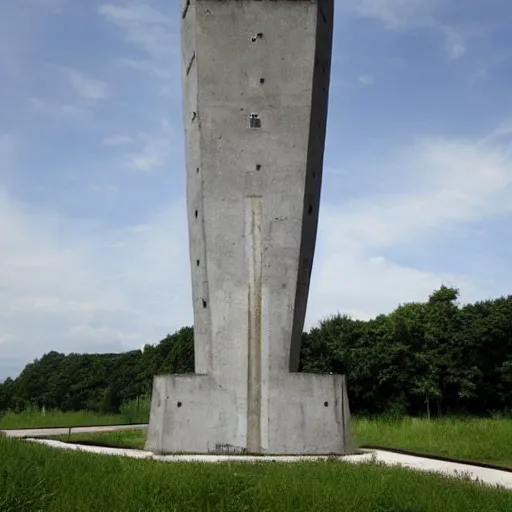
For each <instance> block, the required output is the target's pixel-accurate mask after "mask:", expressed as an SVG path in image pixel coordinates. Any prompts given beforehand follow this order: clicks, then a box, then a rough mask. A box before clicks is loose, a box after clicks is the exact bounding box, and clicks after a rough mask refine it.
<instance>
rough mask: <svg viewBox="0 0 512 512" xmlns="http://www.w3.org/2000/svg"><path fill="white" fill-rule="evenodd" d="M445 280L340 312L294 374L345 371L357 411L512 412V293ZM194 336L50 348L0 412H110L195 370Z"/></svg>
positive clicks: (5, 395) (7, 393)
mask: <svg viewBox="0 0 512 512" xmlns="http://www.w3.org/2000/svg"><path fill="white" fill-rule="evenodd" d="M458 296H459V292H458V290H457V289H455V288H449V287H446V286H442V287H441V288H439V289H438V290H436V291H434V292H433V293H432V294H431V295H430V297H429V299H428V301H427V302H424V303H419V302H415V303H408V304H404V305H401V306H399V307H397V308H396V309H395V310H394V311H393V312H392V313H390V314H387V315H379V316H378V317H376V318H374V319H372V320H368V321H362V320H354V319H352V318H350V317H348V316H346V315H336V316H333V317H331V318H328V319H325V320H324V321H322V322H321V323H320V324H319V325H318V327H315V328H313V329H311V330H310V331H309V332H306V333H304V335H303V344H302V350H301V363H300V371H304V372H313V373H316V372H318V373H329V372H332V373H342V374H345V375H346V376H347V383H348V393H349V400H350V408H351V410H352V412H353V413H357V414H367V415H371V414H393V415H403V414H409V415H428V416H430V415H433V416H442V415H446V414H473V415H475V414H476V415H485V414H488V413H489V412H494V411H501V412H503V413H509V412H512V296H508V297H501V298H498V299H494V300H486V301H481V302H477V303H474V304H466V305H463V306H461V305H459V303H458ZM193 340H194V333H193V329H192V328H191V327H184V328H182V329H180V330H179V331H177V332H176V333H174V334H172V335H168V336H167V337H166V338H164V339H163V340H162V341H161V342H160V343H158V344H157V345H155V346H153V345H146V346H145V348H144V350H143V351H140V350H137V351H131V352H127V353H124V354H69V355H64V354H59V353H57V352H50V353H48V354H45V355H44V356H43V357H42V358H41V359H38V360H35V361H34V362H33V363H31V364H28V365H27V366H26V367H25V369H24V370H23V371H22V373H21V374H20V375H19V376H18V377H17V378H16V379H7V380H6V381H5V382H4V383H3V384H0V411H1V410H6V409H13V410H21V409H25V408H27V407H28V406H37V407H43V406H44V407H46V408H47V409H50V408H52V409H53V408H54V409H60V410H63V411H68V410H83V409H89V410H97V411H103V412H115V411H117V410H118V409H119V406H120V404H121V403H122V402H124V401H129V400H132V399H135V398H137V397H139V396H142V395H147V394H149V393H150V392H151V386H152V380H153V376H154V375H156V374H165V373H189V372H193V370H194V345H193Z"/></svg>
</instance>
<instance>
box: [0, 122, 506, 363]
mask: <svg viewBox="0 0 512 512" xmlns="http://www.w3.org/2000/svg"><path fill="white" fill-rule="evenodd" d="M507 135H508V137H507ZM509 139H510V131H507V130H506V125H504V127H503V128H501V129H500V130H497V131H496V132H495V133H494V134H492V136H489V137H487V138H484V139H482V140H480V141H472V140H467V141H464V140H439V139H431V140H421V141H419V142H418V143H417V144H416V145H414V146H413V147H410V148H407V149H405V150H402V151H399V152H397V154H395V155H392V157H391V158H390V159H389V161H387V162H381V166H382V172H383V174H384V175H386V176H394V177H395V178H396V177H397V176H402V175H404V173H406V174H407V175H408V176H409V179H408V181H407V183H406V185H405V186H406V192H404V193H401V194H398V193H397V194H390V195H385V196H384V195H382V196H377V197H365V198H363V199H361V200H353V201H349V202H347V203H344V204H337V205H335V204H329V203H324V204H323V206H322V208H321V220H320V229H319V239H318V246H317V255H316V259H315V267H314V271H313V282H312V290H311V297H310V301H309V312H308V323H307V325H308V326H311V325H312V324H315V323H316V322H317V321H318V320H320V319H322V318H324V317H326V316H328V315H330V314H334V313H336V312H338V311H339V312H343V313H349V314H352V315H354V316H356V317H359V318H369V317H372V316H374V315H376V314H378V313H382V312H386V311H390V310H392V309H393V308H394V307H396V306H397V305H398V304H399V303H403V302H407V301H411V300H425V299H426V298H427V297H428V294H429V293H431V292H432V291H433V289H434V288H435V287H437V286H439V285H440V284H441V283H443V282H444V283H447V284H454V285H456V286H459V287H460V288H461V289H462V295H463V296H462V298H463V300H474V299H478V298H486V297H488V296H492V295H493V294H494V292H493V290H491V289H490V288H489V285H488V284H486V283H485V282H480V281H479V280H478V276H466V275H451V274H446V273H442V272H435V271H431V270H428V269H420V268H415V267H414V266H410V265H409V266H408V265H401V264H399V263H397V262H395V261H393V260H392V259H389V258H388V259H386V258H384V257H383V256H382V251H383V250H384V249H385V248H389V247H392V248H394V249H397V248H400V247H404V246H407V245H408V244H416V243H421V242H424V241H425V240H428V239H429V238H430V239H432V238H433V237H435V236H437V235H438V234H439V232H440V231H442V230H444V229H448V228H451V229H453V228H456V227H460V226H464V225H465V224H466V223H469V222H472V221H480V220H482V219H485V218H490V217H492V216H493V215H496V214H499V213H503V212H507V211H509V208H510V206H509V205H510V204H512V202H511V201H510V199H511V188H510V186H511V182H512V167H511V162H512V160H511V156H512V155H511V154H510V152H509V151H508V149H507V148H508V141H509ZM326 178H327V179H328V178H329V177H328V176H326ZM184 192H185V191H184V190H183V191H182V194H183V195H184ZM187 237H188V232H187V222H186V208H185V204H184V201H183V200H180V201H178V202H176V203H175V204H173V205H170V206H168V207H166V208H164V209H163V210H162V211H161V213H159V214H158V215H156V216H154V217H152V218H150V219H148V220H147V221H145V222H143V223H140V224H138V225H136V226H133V227H131V228H128V229H123V230H117V231H111V230H108V229H106V228H105V226H101V225H97V226H84V225H81V224H80V223H77V222H76V221H73V222H71V221H68V220H66V219H61V218H58V217H55V216H52V215H50V214H48V213H45V212H44V211H35V210H34V211H31V210H28V209H27V208H26V207H24V206H23V205H22V204H20V203H18V202H16V201H14V200H13V199H12V197H10V196H9V195H8V194H7V193H6V192H5V191H4V192H3V193H2V194H0V282H1V283H2V288H1V289H0V321H1V322H2V326H3V332H4V333H6V334H8V335H9V338H7V339H5V340H4V339H2V343H0V359H7V358H9V357H10V358H17V357H18V358H19V357H26V358H31V357H34V356H36V355H38V354H41V353H43V352H46V351H48V350H51V349H55V350H61V351H84V350H91V351H94V350H113V349H115V348H116V347H117V350H122V349H128V348H138V347H140V346H141V345H142V344H144V343H146V342H151V343H154V342H156V341H158V340H159V339H161V337H163V336H164V335H165V334H166V333H167V332H172V331H173V330H175V329H177V328H179V327H181V326H183V325H186V324H190V323H191V322H192V307H191V292H190V270H189V260H188V242H187V240H188V238H187Z"/></svg>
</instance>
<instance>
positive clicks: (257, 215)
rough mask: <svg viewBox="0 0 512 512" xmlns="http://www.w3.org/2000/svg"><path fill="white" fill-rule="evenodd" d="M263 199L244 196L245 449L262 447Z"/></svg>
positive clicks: (252, 449)
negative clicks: (246, 318) (245, 294)
mask: <svg viewBox="0 0 512 512" xmlns="http://www.w3.org/2000/svg"><path fill="white" fill-rule="evenodd" d="M262 208H263V201H262V198H261V197H260V196H256V197H247V198H246V203H245V216H246V217H245V219H246V235H245V240H246V256H247V266H248V278H249V280H248V281H249V282H248V306H249V307H248V320H249V321H248V327H249V329H248V331H249V332H248V343H249V350H248V357H249V360H248V365H247V370H248V375H247V402H248V403H247V450H248V451H249V452H252V453H259V452H260V451H261V324H262V318H261V316H262V308H261V305H262V302H261V300H262V297H261V293H262V288H261V285H262V281H261V272H262V240H261V228H262V226H261V224H262V216H263V215H262V213H263V212H262Z"/></svg>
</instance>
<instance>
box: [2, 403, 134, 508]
mask: <svg viewBox="0 0 512 512" xmlns="http://www.w3.org/2000/svg"><path fill="white" fill-rule="evenodd" d="M125 423H128V422H127V421H126V420H125V419H124V417H123V416H122V415H120V414H99V413H94V412H89V411H79V412H61V411H46V412H42V411H40V410H39V409H29V410H26V411H23V412H11V411H8V412H6V413H0V430H8V429H22V428H38V427H41V428H44V427H68V426H76V427H78V426H82V425H118V424H125ZM0 510H2V509H0Z"/></svg>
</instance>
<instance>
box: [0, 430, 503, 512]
mask: <svg viewBox="0 0 512 512" xmlns="http://www.w3.org/2000/svg"><path fill="white" fill-rule="evenodd" d="M0 453H1V454H2V456H1V457H0V475H1V478H0V510H2V511H4V510H5V511H9V512H36V511H40V512H82V511H83V512H86V511H87V512H90V511H94V512H103V511H105V512H116V511H122V512H139V511H145V512H152V511H155V512H156V511H158V512H160V511H170V512H174V511H175V512H178V511H183V512H185V511H186V512H194V511H198V512H199V511H219V512H235V511H236V512H238V511H244V512H253V511H254V512H288V511H289V512H292V511H293V512H302V511H303V512H316V511H318V512H329V511H333V512H334V511H341V510H346V511H351V512H368V511H371V512H473V511H474V512H481V511H483V510H484V511H485V512H502V511H506V510H512V492H510V491H505V490H499V489H493V488H488V487H484V486H482V485H479V484H475V483H468V482H465V481H463V480H458V479H449V478H446V477H442V476H439V475H434V474H428V473H418V472H414V471H409V470H406V469H402V468H389V467H384V466H380V465H376V464H361V465H351V464H348V463H342V462H334V461H329V462H315V463H295V464H265V463H260V464H240V463H231V464H200V463H174V464H169V463H159V462H155V461H145V460H134V459H129V458H122V457H119V458H118V457H109V456H102V455H94V454H88V453H83V452H64V451H59V450H52V449H51V448H48V447H45V446H40V445H34V444H30V443H27V442H25V441H21V440H15V439H14V440H13V439H6V438H0Z"/></svg>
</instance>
